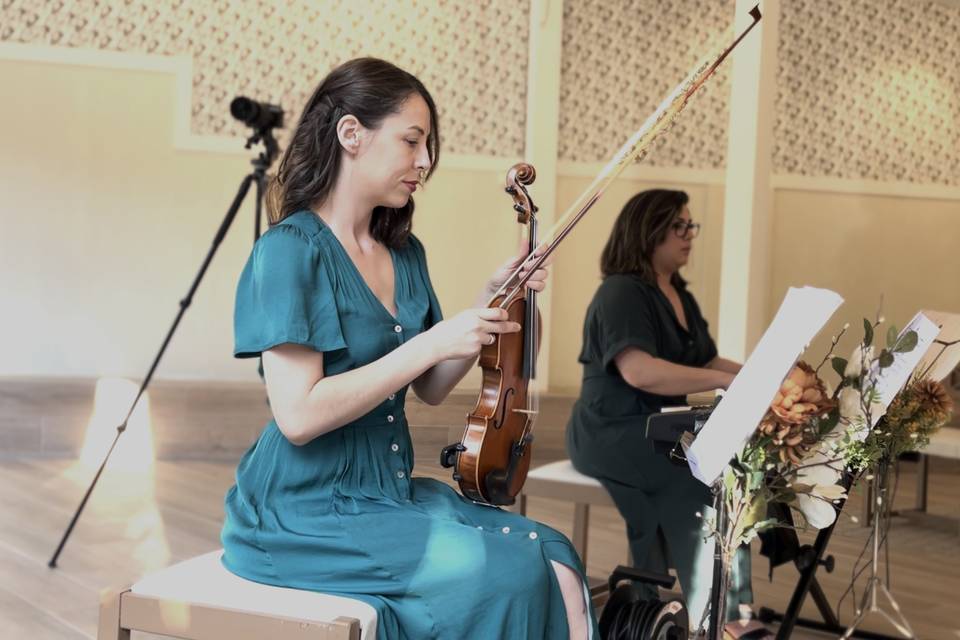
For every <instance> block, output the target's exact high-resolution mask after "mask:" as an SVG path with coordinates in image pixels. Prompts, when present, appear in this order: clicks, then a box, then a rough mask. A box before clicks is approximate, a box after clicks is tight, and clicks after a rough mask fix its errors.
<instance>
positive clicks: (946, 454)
mask: <svg viewBox="0 0 960 640" xmlns="http://www.w3.org/2000/svg"><path fill="white" fill-rule="evenodd" d="M931 457H934V458H950V459H952V460H960V429H955V428H951V427H944V428H943V429H940V430H939V431H937V432H936V433H934V434H933V435H932V436H930V444H928V445H927V446H926V448H924V449H923V451H921V452H920V460H919V466H918V467H917V493H916V506H915V508H916V510H917V511H923V512H925V511H926V510H927V482H928V481H929V479H930V458H931Z"/></svg>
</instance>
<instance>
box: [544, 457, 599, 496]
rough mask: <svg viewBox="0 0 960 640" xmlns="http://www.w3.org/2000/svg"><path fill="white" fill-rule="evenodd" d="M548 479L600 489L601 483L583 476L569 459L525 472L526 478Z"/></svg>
mask: <svg viewBox="0 0 960 640" xmlns="http://www.w3.org/2000/svg"><path fill="white" fill-rule="evenodd" d="M530 478H533V479H535V480H550V481H552V482H566V483H570V484H576V485H580V486H585V487H596V488H598V489H602V488H603V485H602V484H600V481H599V480H597V479H596V478H591V477H590V476H585V475H583V474H582V473H580V472H579V471H577V470H576V469H574V468H573V463H571V462H570V461H569V460H557V461H556V462H551V463H550V464H545V465H543V466H542V467H537V468H536V469H531V470H530V472H529V473H528V474H527V479H530Z"/></svg>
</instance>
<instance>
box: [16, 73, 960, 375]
mask: <svg viewBox="0 0 960 640" xmlns="http://www.w3.org/2000/svg"><path fill="white" fill-rule="evenodd" d="M0 83H2V86H6V87H17V89H18V94H17V96H18V97H17V99H14V100H9V99H8V100H3V101H0V121H2V122H5V123H8V126H7V127H6V129H5V134H4V138H3V143H2V146H0V193H2V194H3V198H2V200H0V217H2V226H0V296H2V297H0V299H2V305H3V306H2V313H0V343H2V347H3V358H0V375H13V376H41V375H79V376H103V375H127V376H131V377H139V376H141V375H142V374H143V373H144V372H145V371H146V368H147V367H148V365H149V364H150V360H151V358H152V356H153V355H154V353H155V351H156V349H157V348H158V346H159V343H160V341H161V339H162V337H163V335H164V333H165V332H166V330H167V328H168V326H169V323H170V322H171V320H172V319H173V317H174V315H175V314H176V311H177V302H178V301H179V299H180V298H181V297H182V296H183V295H184V294H185V293H186V291H187V288H188V286H189V284H190V282H191V281H192V279H193V277H194V275H195V273H196V270H197V268H198V267H199V263H200V261H201V259H202V258H203V256H204V255H205V253H206V251H207V249H208V247H209V243H210V240H211V239H212V236H213V234H214V232H215V230H216V228H217V227H218V225H219V224H220V221H221V219H222V217H223V215H224V212H225V210H226V207H227V205H228V203H229V201H230V199H231V198H232V196H233V194H234V193H235V190H236V187H237V184H238V183H239V180H240V178H241V177H242V176H243V175H244V173H245V172H246V171H247V170H248V168H249V165H248V155H247V153H246V152H244V151H243V150H242V148H241V147H242V143H241V142H240V141H238V142H237V146H238V150H239V151H238V152H237V153H232V154H224V153H209V152H197V151H184V150H178V149H177V148H175V146H174V144H173V126H174V124H173V122H174V117H173V116H174V109H175V93H176V91H175V89H176V87H175V77H174V75H173V74H171V73H165V72H147V71H132V70H117V69H106V68H96V67H91V66H73V65H63V64H55V63H41V62H23V61H0ZM9 123H13V126H9ZM489 164H490V163H489V162H481V163H480V164H478V166H488V165H489ZM461 166H463V164H462V163H461ZM506 168H507V165H505V166H504V167H499V166H497V167H496V168H494V169H485V168H484V169H476V170H464V169H454V168H449V163H448V165H447V167H443V166H441V169H440V171H438V173H437V175H436V176H435V178H434V180H433V181H432V182H431V184H430V185H429V186H428V188H427V190H426V191H425V192H424V193H423V194H422V195H420V196H419V198H418V209H417V217H416V223H415V230H416V232H417V234H418V235H419V236H420V237H421V238H422V239H423V240H424V242H425V244H426V245H427V248H428V253H429V260H430V266H431V272H432V276H433V279H434V282H435V285H436V288H437V291H438V294H439V296H440V299H441V302H442V304H443V307H444V310H445V312H446V313H447V314H448V315H450V314H452V313H455V312H456V311H458V310H460V309H461V308H463V307H464V306H466V305H467V304H469V303H470V301H471V300H473V298H474V297H475V295H476V293H477V290H478V288H479V287H480V285H481V284H482V282H483V281H484V278H485V277H486V276H487V275H488V274H489V273H490V272H491V271H492V269H493V268H494V267H495V266H496V265H497V264H498V263H499V262H500V261H501V260H503V259H504V258H505V257H506V256H507V255H509V254H510V253H511V251H512V250H513V248H514V247H515V245H516V242H515V238H516V233H517V231H516V227H517V225H516V223H515V221H514V216H513V215H512V213H511V212H510V209H509V204H510V203H509V201H508V199H507V197H506V196H505V195H504V194H503V192H502V185H503V172H504V171H505V170H506ZM676 174H677V176H678V177H681V178H682V176H684V175H685V174H684V172H683V170H676ZM691 176H694V178H695V177H696V172H691ZM588 181H589V179H588V178H585V177H583V178H582V177H572V176H569V175H566V176H565V175H561V176H560V178H559V180H558V188H557V203H558V206H559V208H560V209H561V210H562V209H564V208H565V207H566V206H567V205H568V204H569V203H570V202H571V201H572V200H573V199H574V198H575V197H576V196H577V195H578V194H579V193H580V191H581V190H582V189H583V188H584V187H585V186H586V185H587V183H588ZM655 186H668V187H674V188H682V189H685V190H686V191H688V192H689V193H690V196H691V210H692V213H693V215H694V217H695V218H697V219H698V220H700V221H701V222H703V223H704V231H703V235H702V236H701V238H700V239H699V240H698V241H697V244H696V249H695V251H694V253H693V256H692V262H691V265H690V267H689V269H688V271H687V274H686V275H687V277H688V279H690V280H691V282H692V289H693V291H694V293H695V295H696V296H697V298H698V299H699V301H700V304H701V307H702V308H703V311H704V313H705V315H706V316H707V319H708V320H709V321H711V328H712V331H713V332H714V335H716V331H717V326H716V317H717V308H718V300H717V293H718V282H719V273H718V265H719V251H720V239H721V228H722V208H723V189H722V187H720V186H716V185H709V184H703V183H700V184H696V183H678V182H673V183H670V182H650V181H642V180H638V179H623V180H620V181H619V182H618V183H616V184H615V185H614V186H613V187H612V188H611V189H610V190H609V192H608V193H607V194H606V195H605V196H604V198H603V199H602V200H601V201H600V202H599V203H598V204H597V206H596V210H595V211H593V212H592V213H591V215H589V216H588V217H587V218H586V219H585V220H584V221H583V222H582V223H581V225H580V226H579V227H578V228H577V229H576V230H575V231H574V233H573V234H572V236H571V237H570V238H569V239H568V240H567V241H566V242H565V243H564V245H563V246H562V247H561V249H560V250H559V251H558V254H557V257H556V261H555V265H554V267H553V273H554V277H553V281H552V283H551V287H552V293H551V295H552V304H553V307H552V313H551V316H552V318H550V321H551V322H552V325H551V326H552V333H551V336H550V345H549V346H550V349H549V362H547V363H544V364H545V366H547V367H549V375H550V380H551V390H554V391H568V392H575V391H576V390H577V388H578V387H579V383H580V375H581V371H580V366H579V365H578V364H577V362H576V357H577V354H578V352H579V349H580V346H581V330H582V321H583V315H584V311H585V309H586V306H587V304H588V303H589V300H590V298H591V296H592V295H593V292H594V291H595V289H596V287H597V285H598V284H599V272H598V259H599V255H600V251H601V249H602V247H603V244H604V242H605V241H606V238H607V235H608V233H609V230H610V228H611V225H612V223H613V219H614V217H615V216H616V214H617V213H618V212H619V210H620V208H621V207H622V205H623V203H624V202H625V201H626V200H627V198H629V197H630V195H632V194H633V193H635V192H636V191H639V190H641V189H644V188H649V187H655ZM535 193H536V185H534V194H535ZM251 202H252V201H251ZM250 204H251V203H248V206H247V207H246V208H245V210H244V211H242V212H241V214H240V216H239V217H238V219H237V221H236V222H235V224H234V228H233V229H232V231H231V233H230V234H229V236H228V237H227V239H226V241H225V242H224V244H223V246H222V247H221V249H220V252H219V254H218V255H217V257H216V259H215V260H214V263H213V265H212V267H211V269H210V271H209V273H208V275H207V277H206V278H205V280H204V283H203V285H202V286H201V288H200V291H199V293H198V295H197V297H196V299H195V301H194V304H193V307H192V308H191V309H190V310H189V311H188V313H187V315H186V318H185V320H184V322H183V324H182V326H181V328H180V329H179V331H178V334H177V336H176V338H175V339H174V341H173V344H172V345H171V347H170V350H169V352H168V355H167V356H166V358H165V360H164V363H163V364H162V366H161V368H160V370H159V372H158V376H159V377H162V378H198V379H213V380H219V379H252V378H253V377H254V375H255V374H254V372H253V369H254V367H253V365H252V364H251V363H244V362H238V361H234V360H233V359H232V358H231V357H230V353H231V344H232V322H231V314H232V305H233V292H234V286H235V283H236V278H237V275H238V273H239V271H240V269H241V268H242V266H243V263H244V260H245V259H246V256H247V253H248V252H249V249H250V243H251V236H252V207H251V206H250ZM957 238H960V202H958V200H955V199H954V200H932V199H922V198H911V199H906V198H898V197H891V196H884V197H881V196H864V195H853V194H838V193H832V192H814V191H801V190H787V189H780V190H778V191H777V192H776V196H775V198H774V229H773V233H772V238H771V246H772V251H773V267H772V274H771V277H772V287H771V299H772V300H773V301H774V305H775V304H777V303H779V301H780V299H781V298H782V296H783V293H784V291H785V290H786V287H787V286H788V285H791V284H811V285H817V286H824V287H830V288H833V289H835V290H837V291H838V292H840V293H841V294H842V295H843V296H844V297H845V298H846V299H847V300H848V303H847V305H845V306H844V307H842V308H841V311H840V312H838V314H837V317H836V318H835V322H834V324H836V325H837V326H839V325H842V323H843V321H847V320H849V321H851V322H852V323H856V324H859V318H860V317H861V316H863V315H868V316H871V317H872V315H873V313H874V311H875V308H876V304H877V301H878V299H879V295H880V293H881V292H882V293H885V295H886V303H885V313H886V315H887V317H888V318H890V319H891V320H892V321H894V322H896V323H898V324H899V325H902V324H903V323H904V322H905V321H906V320H907V319H909V317H910V316H911V315H912V314H913V312H914V311H915V310H916V309H918V308H920V307H923V306H926V307H933V308H942V309H944V310H952V311H960V295H958V294H960V292H958V287H957V282H958V278H960V257H958V253H957V251H956V249H955V243H956V239H957ZM773 311H774V309H771V310H770V315H772V313H773ZM827 333H828V334H829V331H828V332H827ZM855 337H856V336H855ZM817 344H818V343H815V347H816V345H817ZM813 352H814V353H816V354H820V353H821V349H819V348H815V349H814V351H813ZM476 383H477V376H476V374H475V373H474V374H471V376H470V377H468V378H467V380H465V382H464V385H463V386H465V387H472V386H475V385H476Z"/></svg>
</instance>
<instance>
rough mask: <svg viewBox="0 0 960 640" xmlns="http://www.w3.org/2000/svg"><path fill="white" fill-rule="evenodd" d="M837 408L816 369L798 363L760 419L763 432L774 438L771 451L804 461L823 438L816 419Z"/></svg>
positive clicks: (784, 458) (782, 458) (786, 458)
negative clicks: (820, 436)
mask: <svg viewBox="0 0 960 640" xmlns="http://www.w3.org/2000/svg"><path fill="white" fill-rule="evenodd" d="M833 407H834V402H833V400H831V399H830V397H829V396H828V395H827V392H826V389H825V388H824V386H823V381H822V380H820V378H818V377H817V374H816V372H815V371H814V370H813V368H812V367H810V365H808V364H807V363H805V362H798V363H797V365H796V366H795V367H794V368H793V370H792V371H790V373H789V374H788V375H787V377H786V378H785V379H784V381H783V382H782V383H781V384H780V389H779V390H778V391H777V394H776V395H775V396H774V398H773V402H771V403H770V409H769V411H767V414H766V415H765V416H764V417H763V420H762V421H761V422H760V427H759V431H760V433H761V434H763V435H765V436H769V437H770V444H769V445H768V450H770V451H771V452H772V453H776V454H777V456H778V457H779V459H780V461H781V462H791V463H793V464H800V462H801V461H802V460H803V458H804V457H805V456H807V455H808V454H809V453H810V452H811V451H812V450H813V448H814V447H815V446H816V444H817V442H818V440H819V437H818V431H817V428H816V425H815V422H814V420H815V419H818V418H819V416H821V415H823V414H826V413H829V411H830V410H831V409H833Z"/></svg>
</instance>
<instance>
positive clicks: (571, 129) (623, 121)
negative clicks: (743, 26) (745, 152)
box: [559, 0, 734, 169]
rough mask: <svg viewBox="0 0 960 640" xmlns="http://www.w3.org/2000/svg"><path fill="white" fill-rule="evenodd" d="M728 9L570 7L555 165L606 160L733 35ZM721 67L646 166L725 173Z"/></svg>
mask: <svg viewBox="0 0 960 640" xmlns="http://www.w3.org/2000/svg"><path fill="white" fill-rule="evenodd" d="M733 13H734V3H733V1H732V0H722V1H718V0H712V1H711V2H701V1H700V0H673V1H671V2H655V1H654V0H625V1H622V2H610V1H609V0H566V3H565V7H564V20H563V61H562V67H561V96H560V145H559V146H560V157H561V158H562V159H563V160H578V161H584V162H596V161H606V160H608V159H609V158H610V157H611V156H612V155H613V153H614V152H615V151H616V150H617V149H618V148H619V147H620V145H621V144H622V143H623V142H624V141H625V140H626V138H627V137H628V136H629V135H630V134H631V133H633V132H634V131H635V130H636V129H637V128H638V127H639V126H640V125H641V124H643V122H644V120H646V118H647V116H649V115H650V114H651V113H653V111H654V110H655V109H656V108H657V106H658V105H659V104H660V102H661V101H662V100H663V98H664V97H666V95H667V94H668V93H669V92H670V91H671V90H672V89H673V88H674V87H675V86H676V85H677V84H679V83H680V81H681V80H683V78H684V77H686V75H687V74H688V73H689V72H690V71H691V70H692V69H693V68H694V66H695V65H696V63H697V62H698V61H699V60H700V58H702V57H703V56H705V55H707V54H708V53H710V52H711V51H712V49H713V48H714V47H716V46H718V45H719V44H720V43H722V42H724V36H726V35H729V34H730V33H732V28H731V27H732V25H731V18H732V16H733ZM728 74H729V70H728V67H721V68H720V69H719V70H718V72H717V74H716V75H715V76H714V77H713V78H711V80H710V82H709V83H708V84H707V85H705V87H704V89H703V90H701V92H699V93H698V95H696V96H694V98H693V99H692V100H691V102H690V104H689V105H688V106H687V110H686V113H684V114H683V116H681V118H680V119H679V120H678V121H677V124H676V125H675V126H674V128H673V129H672V130H671V131H670V132H669V134H668V136H667V137H666V138H665V139H664V141H663V142H662V143H661V146H660V147H659V148H657V149H655V150H654V152H652V153H651V154H650V155H649V156H648V157H647V158H646V159H645V160H644V161H643V162H644V163H649V164H653V165H657V166H674V167H695V168H701V169H717V168H722V167H723V165H724V158H725V156H726V145H727V119H728V110H727V105H728V102H729V93H730V83H729V75H728Z"/></svg>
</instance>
